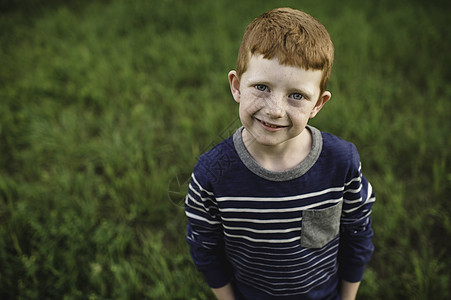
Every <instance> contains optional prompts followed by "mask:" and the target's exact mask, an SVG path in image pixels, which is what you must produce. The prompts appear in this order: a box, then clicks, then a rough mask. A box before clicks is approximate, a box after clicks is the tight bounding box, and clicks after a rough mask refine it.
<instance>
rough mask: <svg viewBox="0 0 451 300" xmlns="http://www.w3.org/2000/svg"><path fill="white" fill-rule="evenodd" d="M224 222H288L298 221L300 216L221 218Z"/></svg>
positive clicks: (300, 219) (300, 218)
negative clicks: (286, 217) (262, 218)
mask: <svg viewBox="0 0 451 300" xmlns="http://www.w3.org/2000/svg"><path fill="white" fill-rule="evenodd" d="M222 220H223V221H224V222H247V223H255V224H273V223H276V224H278V223H290V222H300V221H302V217H299V218H293V219H270V220H260V219H241V218H222Z"/></svg>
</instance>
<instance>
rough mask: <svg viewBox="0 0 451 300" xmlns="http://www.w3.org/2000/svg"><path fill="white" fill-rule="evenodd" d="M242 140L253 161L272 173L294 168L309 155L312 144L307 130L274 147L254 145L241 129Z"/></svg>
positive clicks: (310, 135)
mask: <svg viewBox="0 0 451 300" xmlns="http://www.w3.org/2000/svg"><path fill="white" fill-rule="evenodd" d="M242 138H243V142H244V145H245V146H246V149H247V150H248V151H249V153H250V154H251V156H252V157H253V158H254V159H255V161H256V162H257V163H258V164H259V165H260V166H262V167H263V168H265V169H267V170H269V171H274V172H282V171H286V170H289V169H292V168H294V167H296V166H297V165H298V164H300V163H301V162H302V161H303V160H304V159H305V158H306V157H307V156H308V155H309V153H310V151H311V150H312V144H313V138H312V133H311V132H310V130H309V129H307V128H305V129H304V130H303V131H302V132H301V134H299V135H298V136H296V137H294V138H292V139H290V140H288V141H286V142H284V143H283V144H280V145H276V146H266V145H262V144H258V143H256V142H255V141H253V140H252V137H251V136H250V135H249V134H248V132H247V131H246V129H243V132H242Z"/></svg>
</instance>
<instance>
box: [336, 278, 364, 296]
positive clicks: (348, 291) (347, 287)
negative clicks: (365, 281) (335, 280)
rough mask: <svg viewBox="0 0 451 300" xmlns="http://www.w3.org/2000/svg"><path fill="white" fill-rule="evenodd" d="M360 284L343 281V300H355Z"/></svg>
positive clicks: (341, 293)
mask: <svg viewBox="0 0 451 300" xmlns="http://www.w3.org/2000/svg"><path fill="white" fill-rule="evenodd" d="M359 285H360V281H359V282H349V281H346V280H342V281H341V291H340V296H341V300H355V297H356V296H357V291H358V289H359Z"/></svg>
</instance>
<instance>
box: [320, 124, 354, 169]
mask: <svg viewBox="0 0 451 300" xmlns="http://www.w3.org/2000/svg"><path fill="white" fill-rule="evenodd" d="M321 136H322V140H323V148H322V151H321V156H322V157H323V158H326V159H327V160H331V161H333V162H335V163H336V162H340V161H341V162H343V163H345V164H347V163H351V164H357V165H358V164H360V157H359V153H358V151H357V148H356V146H355V145H354V144H353V143H351V142H349V141H347V140H345V139H343V138H341V137H338V136H336V135H334V134H332V133H328V132H324V131H321Z"/></svg>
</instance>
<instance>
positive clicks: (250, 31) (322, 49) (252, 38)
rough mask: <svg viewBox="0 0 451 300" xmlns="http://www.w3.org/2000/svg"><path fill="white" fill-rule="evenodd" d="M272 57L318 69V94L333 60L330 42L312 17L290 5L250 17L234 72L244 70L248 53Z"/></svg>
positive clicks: (287, 63) (322, 87)
mask: <svg viewBox="0 0 451 300" xmlns="http://www.w3.org/2000/svg"><path fill="white" fill-rule="evenodd" d="M254 54H260V55H263V57H264V58H266V59H272V58H274V57H276V58H277V59H278V60H279V62H280V63H281V64H283V65H289V66H296V67H301V68H304V69H306V70H309V69H313V70H322V71H323V77H322V79H321V83H320V91H321V94H322V93H323V92H324V91H325V90H326V87H327V82H328V81H329V76H330V71H331V69H332V63H333V60H334V45H333V43H332V40H331V38H330V36H329V33H328V32H327V30H326V28H325V27H324V26H323V25H322V24H321V23H320V22H319V21H318V20H316V19H315V18H313V17H312V16H310V15H309V14H306V13H304V12H302V11H299V10H295V9H291V8H277V9H274V10H270V11H268V12H266V13H264V14H262V15H261V16H259V17H257V18H256V19H255V20H254V21H252V22H251V23H250V24H249V25H248V26H247V28H246V31H245V32H244V36H243V40H242V42H241V47H240V50H239V52H238V60H237V75H238V78H241V75H242V74H243V73H244V72H246V70H247V64H248V62H249V59H250V56H251V55H254Z"/></svg>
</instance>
